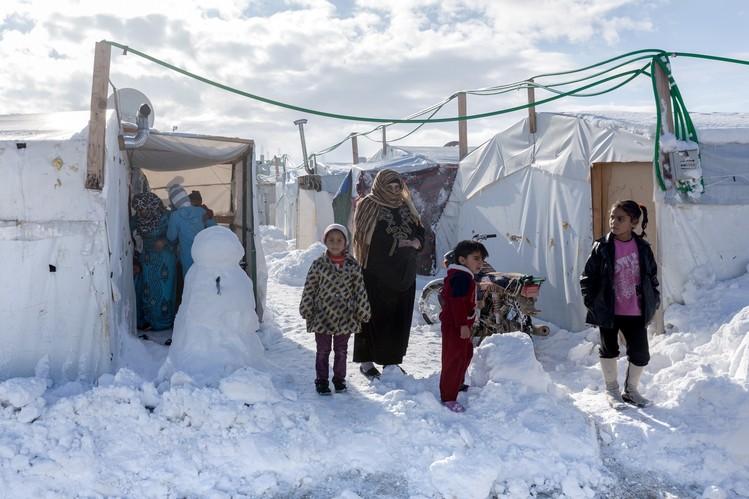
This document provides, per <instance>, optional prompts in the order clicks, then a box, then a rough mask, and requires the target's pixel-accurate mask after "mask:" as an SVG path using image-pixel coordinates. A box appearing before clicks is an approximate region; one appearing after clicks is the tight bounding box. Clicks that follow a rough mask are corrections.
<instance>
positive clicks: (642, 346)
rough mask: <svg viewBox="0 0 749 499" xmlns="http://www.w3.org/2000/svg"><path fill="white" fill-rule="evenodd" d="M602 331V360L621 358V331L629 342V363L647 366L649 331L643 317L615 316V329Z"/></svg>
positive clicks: (648, 359)
mask: <svg viewBox="0 0 749 499" xmlns="http://www.w3.org/2000/svg"><path fill="white" fill-rule="evenodd" d="M600 330H601V348H600V350H599V353H600V356H601V358H604V359H615V358H617V357H619V331H621V332H622V334H623V335H624V339H625V340H627V357H628V358H629V361H630V362H631V363H633V364H634V365H636V366H641V367H644V366H647V365H648V362H649V361H650V351H649V348H648V330H647V328H646V327H645V321H644V320H643V318H642V316H641V315H636V316H628V315H615V316H614V327H613V328H606V327H602V328H600Z"/></svg>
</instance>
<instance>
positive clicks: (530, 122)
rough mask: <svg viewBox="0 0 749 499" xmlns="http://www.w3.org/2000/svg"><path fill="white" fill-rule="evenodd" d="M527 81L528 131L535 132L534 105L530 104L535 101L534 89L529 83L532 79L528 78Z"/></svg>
mask: <svg viewBox="0 0 749 499" xmlns="http://www.w3.org/2000/svg"><path fill="white" fill-rule="evenodd" d="M528 83H529V85H528V104H531V107H529V108H528V131H530V132H531V133H536V106H533V105H532V104H534V103H535V102H536V89H535V87H534V86H533V85H531V83H533V79H530V80H528Z"/></svg>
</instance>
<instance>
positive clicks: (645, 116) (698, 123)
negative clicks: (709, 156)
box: [559, 111, 749, 144]
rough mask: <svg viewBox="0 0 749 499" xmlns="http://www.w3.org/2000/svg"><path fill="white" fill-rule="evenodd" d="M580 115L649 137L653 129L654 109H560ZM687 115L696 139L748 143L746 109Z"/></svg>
mask: <svg viewBox="0 0 749 499" xmlns="http://www.w3.org/2000/svg"><path fill="white" fill-rule="evenodd" d="M559 114H562V115H567V116H575V117H578V118H581V119H583V120H585V121H587V122H588V123H590V124H592V125H595V126H598V127H601V128H616V129H618V130H623V131H627V132H630V133H633V134H636V135H643V136H646V137H648V138H652V137H653V135H654V132H655V120H656V117H655V113H637V112H621V111H617V112H613V113H609V112H602V113H601V114H597V113H575V112H570V113H559ZM689 116H690V117H691V118H692V122H693V123H694V125H695V127H696V128H697V137H698V138H699V141H700V142H702V143H706V144H728V143H737V144H749V113H697V112H691V113H689Z"/></svg>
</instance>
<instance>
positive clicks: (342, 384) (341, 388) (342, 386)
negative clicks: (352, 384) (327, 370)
mask: <svg viewBox="0 0 749 499" xmlns="http://www.w3.org/2000/svg"><path fill="white" fill-rule="evenodd" d="M333 388H335V392H336V393H341V392H345V391H346V390H347V388H346V380H345V379H338V378H333Z"/></svg>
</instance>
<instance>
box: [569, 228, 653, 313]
mask: <svg viewBox="0 0 749 499" xmlns="http://www.w3.org/2000/svg"><path fill="white" fill-rule="evenodd" d="M633 236H634V238H635V242H636V243H637V252H638V253H639V256H640V286H639V287H638V288H637V296H638V298H639V299H640V310H642V316H643V319H645V324H647V323H649V322H650V321H651V320H652V319H653V316H654V315H655V311H656V310H657V309H658V307H659V306H660V304H661V294H660V292H658V266H657V265H656V263H655V257H654V256H653V250H652V249H651V248H650V243H648V242H647V241H645V240H644V239H643V238H642V237H640V236H638V235H637V234H633ZM580 289H581V291H582V293H583V302H584V303H585V307H586V308H587V309H588V315H587V317H586V319H585V322H587V323H588V324H593V325H595V326H601V327H605V328H613V327H614V301H615V299H616V297H615V296H614V236H613V234H611V233H608V234H606V235H605V236H604V237H602V238H601V239H599V240H597V241H596V242H595V243H593V249H592V251H591V252H590V256H589V257H588V261H587V262H586V263H585V271H583V275H582V276H580Z"/></svg>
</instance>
